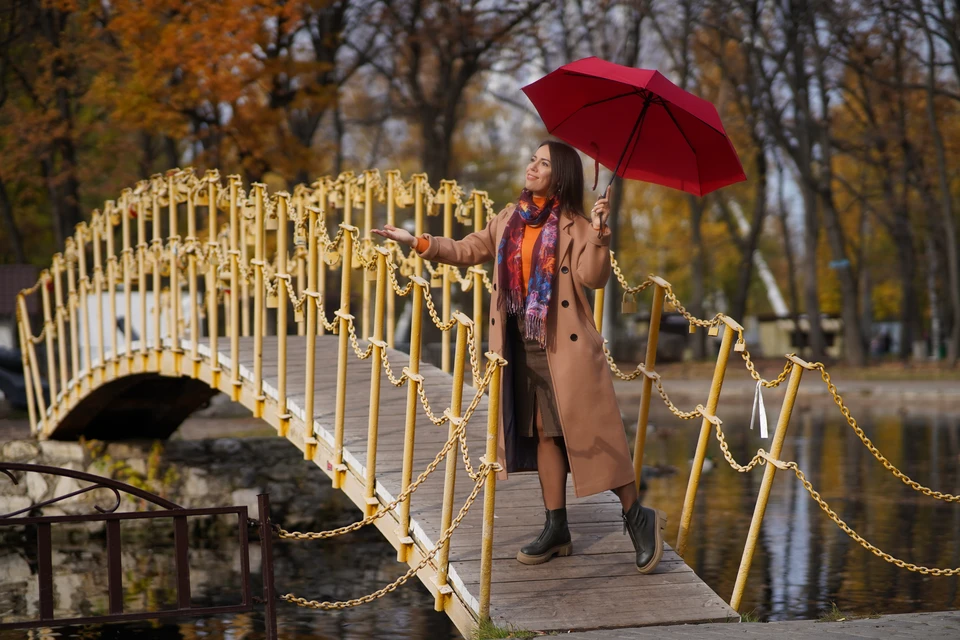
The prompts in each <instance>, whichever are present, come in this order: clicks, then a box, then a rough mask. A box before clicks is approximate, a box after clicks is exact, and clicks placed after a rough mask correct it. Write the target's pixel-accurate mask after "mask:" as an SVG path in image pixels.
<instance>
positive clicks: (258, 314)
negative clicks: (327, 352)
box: [251, 183, 266, 418]
mask: <svg viewBox="0 0 960 640" xmlns="http://www.w3.org/2000/svg"><path fill="white" fill-rule="evenodd" d="M251 186H252V188H253V193H254V215H255V218H254V245H253V247H254V249H253V251H254V260H255V261H254V263H253V267H254V276H253V277H254V285H253V288H254V291H253V393H254V400H255V401H256V404H255V405H254V409H253V417H254V418H260V417H262V416H263V401H264V400H265V397H264V395H263V325H264V322H263V309H264V306H263V303H264V300H263V298H264V286H265V284H264V279H263V276H264V269H265V268H266V250H265V249H266V242H264V240H265V238H264V228H263V197H264V190H265V188H266V185H263V184H260V183H255V184H253V185H251Z"/></svg>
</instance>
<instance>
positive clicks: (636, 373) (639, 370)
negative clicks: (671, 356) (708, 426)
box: [603, 342, 701, 420]
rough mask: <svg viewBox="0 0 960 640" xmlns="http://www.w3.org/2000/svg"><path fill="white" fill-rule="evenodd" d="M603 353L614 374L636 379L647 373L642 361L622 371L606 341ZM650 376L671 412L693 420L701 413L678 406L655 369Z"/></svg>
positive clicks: (622, 377) (621, 377) (623, 377)
mask: <svg viewBox="0 0 960 640" xmlns="http://www.w3.org/2000/svg"><path fill="white" fill-rule="evenodd" d="M603 353H604V355H605V356H606V358H607V364H608V365H609V366H610V370H611V371H613V373H614V375H616V376H617V377H618V378H620V379H621V380H627V381H629V380H635V379H637V378H638V377H640V376H642V375H647V369H646V367H645V366H644V365H643V363H642V362H641V363H640V364H638V365H637V367H636V368H635V369H634V370H633V371H631V372H630V373H624V372H623V371H621V370H620V367H618V366H617V363H616V362H614V360H613V355H611V353H610V350H609V349H608V348H607V344H606V342H604V344H603ZM649 377H650V379H651V380H653V383H654V384H655V385H656V387H657V392H658V393H659V394H660V397H661V398H662V399H663V402H664V404H666V405H667V409H669V410H670V413H672V414H673V415H675V416H677V417H678V418H680V419H681V420H693V419H694V418H696V417H698V416H700V415H701V413H700V411H699V410H697V409H694V410H693V411H682V410H680V409H679V408H678V407H677V405H675V404H674V403H673V401H672V400H670V397H669V396H668V395H667V392H666V391H665V390H664V388H663V382H662V380H661V379H660V374H659V373H657V372H655V371H654V372H653V373H650V374H649Z"/></svg>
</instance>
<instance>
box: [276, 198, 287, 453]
mask: <svg viewBox="0 0 960 640" xmlns="http://www.w3.org/2000/svg"><path fill="white" fill-rule="evenodd" d="M289 202H290V198H289V195H288V194H287V193H286V192H281V193H278V194H277V425H278V433H279V434H280V435H284V436H285V435H286V434H287V429H288V427H289V426H290V414H289V413H288V412H287V297H288V296H287V289H286V287H287V285H290V280H289V279H290V276H289V275H288V274H287V209H288V206H289Z"/></svg>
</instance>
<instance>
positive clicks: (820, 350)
mask: <svg viewBox="0 0 960 640" xmlns="http://www.w3.org/2000/svg"><path fill="white" fill-rule="evenodd" d="M803 182H804V184H803V185H802V186H801V190H802V192H803V208H804V216H803V246H804V253H805V255H804V260H803V269H804V278H803V297H804V308H805V309H806V312H807V322H808V323H809V325H810V329H809V331H808V332H807V344H808V345H809V347H810V357H811V358H812V359H813V360H822V359H823V354H824V349H825V347H826V345H825V342H824V337H823V326H822V325H821V324H820V293H819V291H818V287H817V279H818V278H819V275H820V274H819V273H817V242H818V240H819V237H820V220H819V218H818V216H817V199H816V194H815V193H814V192H813V189H811V188H810V186H809V184H806V181H803Z"/></svg>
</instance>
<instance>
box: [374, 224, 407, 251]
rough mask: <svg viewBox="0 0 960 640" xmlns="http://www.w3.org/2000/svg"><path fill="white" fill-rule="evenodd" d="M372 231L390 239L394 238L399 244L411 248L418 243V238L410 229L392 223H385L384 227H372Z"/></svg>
mask: <svg viewBox="0 0 960 640" xmlns="http://www.w3.org/2000/svg"><path fill="white" fill-rule="evenodd" d="M370 231H372V232H373V233H375V234H377V235H378V236H383V237H384V238H387V239H388V240H393V241H395V242H398V243H399V244H402V245H405V246H407V247H410V248H411V249H412V248H413V247H415V246H416V245H417V239H416V238H415V237H413V235H412V234H411V233H410V232H409V231H407V230H406V229H401V228H400V227H395V226H393V225H392V224H385V225H383V229H371V230H370Z"/></svg>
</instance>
